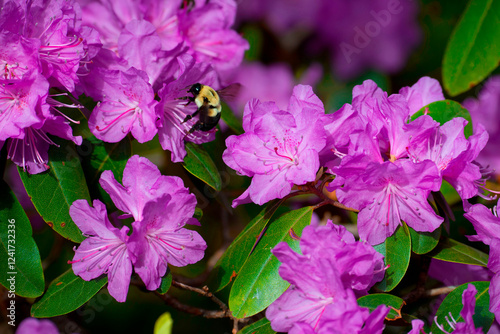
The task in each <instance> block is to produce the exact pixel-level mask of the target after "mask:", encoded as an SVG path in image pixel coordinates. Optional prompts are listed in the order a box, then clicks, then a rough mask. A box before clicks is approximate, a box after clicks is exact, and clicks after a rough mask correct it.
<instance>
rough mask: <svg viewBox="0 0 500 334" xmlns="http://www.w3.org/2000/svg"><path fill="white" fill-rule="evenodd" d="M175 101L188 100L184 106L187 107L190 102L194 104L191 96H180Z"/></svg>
mask: <svg viewBox="0 0 500 334" xmlns="http://www.w3.org/2000/svg"><path fill="white" fill-rule="evenodd" d="M177 100H188V101H187V103H186V104H185V105H184V106H188V105H190V104H191V102H194V97H192V96H181V97H178V98H177Z"/></svg>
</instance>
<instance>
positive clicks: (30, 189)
mask: <svg viewBox="0 0 500 334" xmlns="http://www.w3.org/2000/svg"><path fill="white" fill-rule="evenodd" d="M48 165H49V167H50V168H49V170H48V171H46V172H43V173H40V174H28V173H27V172H24V171H23V170H22V168H19V169H18V170H19V175H20V176H21V180H22V181H23V184H24V187H25V188H26V191H27V193H28V195H29V196H30V197H31V201H32V202H33V204H34V205H35V208H36V210H37V211H38V213H39V214H40V216H42V218H43V219H44V220H45V221H46V222H47V224H48V225H49V226H50V227H51V228H52V229H54V231H56V232H57V233H59V234H60V235H62V236H63V237H65V238H67V239H69V240H71V241H74V242H81V241H83V239H84V237H83V235H82V232H81V231H80V229H79V228H78V227H77V226H76V225H75V223H74V222H73V220H72V219H71V217H70V215H69V207H70V206H71V204H73V202H74V201H76V200H77V199H86V200H87V201H89V202H90V195H89V191H88V188H87V183H86V181H85V176H84V174H83V170H82V166H81V165H80V160H79V157H78V155H77V154H76V149H75V145H74V144H73V143H71V142H64V143H63V144H62V145H61V147H55V146H51V147H50V149H49V163H48Z"/></svg>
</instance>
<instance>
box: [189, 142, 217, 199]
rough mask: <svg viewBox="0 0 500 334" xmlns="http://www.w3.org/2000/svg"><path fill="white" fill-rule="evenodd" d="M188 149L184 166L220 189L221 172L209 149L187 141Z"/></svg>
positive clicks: (208, 183)
mask: <svg viewBox="0 0 500 334" xmlns="http://www.w3.org/2000/svg"><path fill="white" fill-rule="evenodd" d="M186 151H187V155H186V157H185V158H184V162H183V164H182V165H183V166H184V168H185V169H186V170H187V171H188V172H189V173H191V174H193V175H194V176H195V177H197V178H198V179H200V180H202V181H203V182H205V183H206V184H207V185H209V186H210V187H212V188H213V189H215V190H217V191H220V189H221V184H222V181H221V178H220V174H219V171H218V170H217V166H215V163H214V162H213V160H212V158H211V157H210V155H209V154H208V153H207V151H205V150H204V149H203V148H202V147H201V146H199V145H196V144H193V143H186Z"/></svg>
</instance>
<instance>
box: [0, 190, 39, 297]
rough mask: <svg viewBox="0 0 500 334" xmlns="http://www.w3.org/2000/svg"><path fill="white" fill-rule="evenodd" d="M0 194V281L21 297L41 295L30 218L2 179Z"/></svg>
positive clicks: (36, 255)
mask: <svg viewBox="0 0 500 334" xmlns="http://www.w3.org/2000/svg"><path fill="white" fill-rule="evenodd" d="M0 194H1V195H0V197H1V200H0V221H1V222H2V224H0V259H2V261H1V263H2V264H1V266H0V283H1V284H2V285H3V286H4V287H5V288H6V289H7V290H10V291H12V292H15V293H16V294H17V295H19V296H22V297H29V298H34V297H38V296H41V295H42V294H43V291H44V290H45V279H44V277H43V269H42V261H41V259H40V252H39V251H38V247H37V245H36V243H35V240H33V237H32V233H33V231H32V229H31V224H30V221H29V219H28V217H27V216H26V213H25V212H24V210H23V208H22V206H21V204H20V203H19V201H18V200H17V198H16V196H15V195H14V193H13V192H12V190H11V189H10V187H9V186H8V185H7V183H5V182H4V181H3V180H0ZM11 287H12V288H11Z"/></svg>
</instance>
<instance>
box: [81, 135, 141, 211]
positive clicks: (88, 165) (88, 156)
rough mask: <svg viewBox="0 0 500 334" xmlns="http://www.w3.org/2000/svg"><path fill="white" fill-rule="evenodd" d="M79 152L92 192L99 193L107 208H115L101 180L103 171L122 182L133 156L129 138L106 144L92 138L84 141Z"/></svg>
mask: <svg viewBox="0 0 500 334" xmlns="http://www.w3.org/2000/svg"><path fill="white" fill-rule="evenodd" d="M78 152H79V154H80V156H81V157H83V158H84V159H83V162H82V166H83V169H84V172H85V176H86V178H87V183H88V184H89V187H90V190H91V191H94V193H95V192H98V193H99V195H100V197H101V198H102V199H103V201H104V202H105V204H106V206H108V207H114V203H113V202H112V201H111V198H110V197H109V194H108V193H107V192H105V191H104V189H102V188H101V187H100V186H99V178H100V176H101V173H102V172H103V171H105V170H111V171H112V172H113V174H114V176H115V178H116V180H117V181H118V182H121V180H122V175H123V170H124V169H125V165H126V164H127V161H128V159H129V158H130V156H131V155H132V144H131V142H130V139H129V137H125V138H124V139H123V140H121V141H120V142H118V143H105V142H103V141H102V140H99V139H97V138H96V137H94V136H91V137H90V138H88V139H86V140H84V141H83V143H82V145H81V146H80V147H79V148H78ZM94 193H93V194H94Z"/></svg>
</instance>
